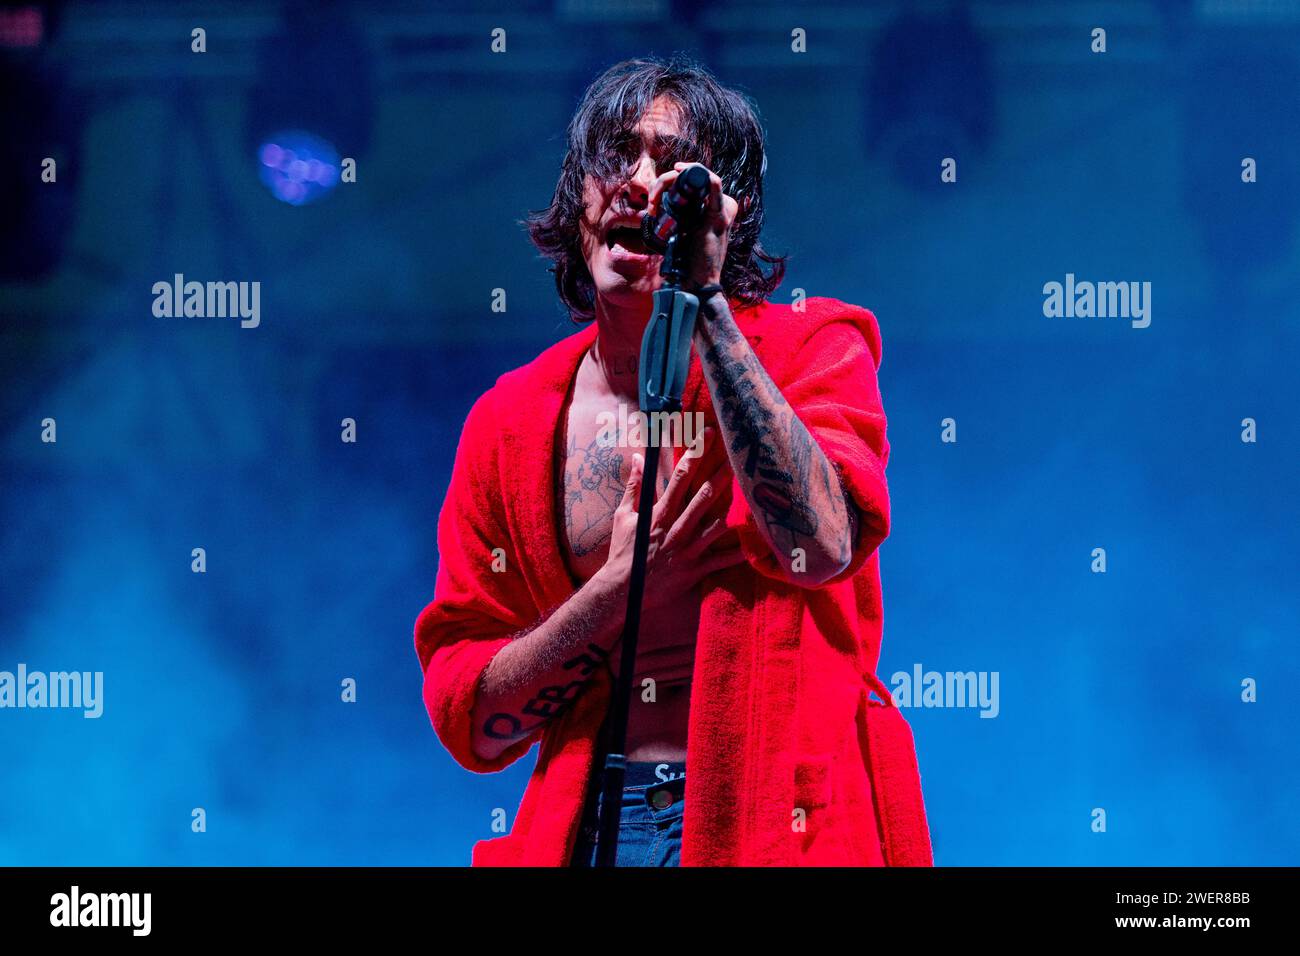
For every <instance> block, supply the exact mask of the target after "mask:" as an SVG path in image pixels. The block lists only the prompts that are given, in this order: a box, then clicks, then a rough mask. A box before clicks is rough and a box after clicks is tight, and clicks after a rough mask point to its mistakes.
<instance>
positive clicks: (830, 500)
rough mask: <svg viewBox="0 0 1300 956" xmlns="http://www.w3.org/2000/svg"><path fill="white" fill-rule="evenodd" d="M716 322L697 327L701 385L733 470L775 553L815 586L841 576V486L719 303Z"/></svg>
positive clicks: (847, 550)
mask: <svg viewBox="0 0 1300 956" xmlns="http://www.w3.org/2000/svg"><path fill="white" fill-rule="evenodd" d="M713 301H714V304H715V312H716V314H715V317H714V318H713V319H712V320H702V321H701V322H700V324H699V325H698V326H697V329H696V334H697V336H698V341H697V345H698V347H699V350H700V355H701V358H702V362H703V366H704V374H705V378H706V379H707V381H708V383H709V389H710V392H711V393H712V395H713V402H714V407H715V409H716V411H717V414H718V420H719V424H720V425H721V427H722V434H723V438H724V440H725V441H726V445H727V453H728V456H729V457H730V459H731V464H732V469H733V471H734V472H735V474H736V478H737V480H738V481H739V482H740V486H741V488H742V489H743V490H744V493H745V497H746V499H747V500H748V501H749V504H750V507H751V508H752V509H753V511H754V514H755V516H757V517H758V518H759V520H760V527H762V528H763V530H764V533H765V536H766V537H767V540H768V543H769V544H770V545H771V546H772V551H773V554H774V555H776V557H777V559H778V560H779V561H780V562H781V564H782V566H783V567H785V568H786V569H787V570H789V571H792V572H795V571H799V567H798V566H797V564H796V562H795V559H794V555H793V552H794V549H796V548H802V549H803V551H804V553H805V555H806V570H805V571H804V572H803V574H804V577H803V579H804V580H810V583H820V582H821V581H824V580H827V579H829V578H831V577H833V576H834V575H835V574H837V573H839V571H841V570H843V569H844V567H846V566H847V565H848V563H849V559H850V557H851V547H852V542H853V540H854V538H855V536H856V529H855V526H854V519H855V518H856V515H854V514H853V513H852V512H851V506H850V504H849V502H848V501H847V500H846V497H845V494H844V490H843V485H842V484H841V482H840V479H839V475H838V474H837V473H836V472H835V470H834V468H833V467H832V465H831V463H830V461H828V460H827V458H826V455H825V453H824V452H823V451H822V450H821V447H820V446H819V445H818V444H817V442H816V441H814V440H813V437H812V435H811V434H809V432H808V429H807V427H805V425H804V423H803V422H802V421H800V420H799V416H798V415H796V414H795V413H794V410H793V409H791V408H790V406H789V405H788V404H787V402H786V400H785V397H784V396H783V395H782V394H781V390H780V389H779V388H777V387H776V384H775V383H774V382H773V381H772V379H771V377H770V376H769V375H768V374H767V371H766V370H765V369H764V368H763V366H762V364H761V363H760V362H759V360H758V357H757V356H756V355H755V354H754V351H753V349H752V348H751V347H750V345H749V342H748V341H747V340H746V339H745V337H744V336H743V335H742V334H741V332H740V329H739V328H738V327H737V325H736V323H735V320H734V319H733V318H732V316H731V312H730V311H729V310H728V309H727V306H726V303H725V301H724V300H723V298H722V297H721V296H719V297H716V298H715V299H714V300H713Z"/></svg>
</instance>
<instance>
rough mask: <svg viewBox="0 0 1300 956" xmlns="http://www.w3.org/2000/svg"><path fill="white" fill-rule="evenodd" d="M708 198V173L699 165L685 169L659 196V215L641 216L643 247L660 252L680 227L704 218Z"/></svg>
mask: <svg viewBox="0 0 1300 956" xmlns="http://www.w3.org/2000/svg"><path fill="white" fill-rule="evenodd" d="M708 196H709V171H708V170H707V169H705V168H704V167H703V166H701V165H700V164H699V163H695V164H694V165H691V166H687V167H686V168H685V169H683V170H682V171H681V173H680V174H679V175H678V176H677V178H676V179H675V180H673V184H672V185H671V186H669V187H668V189H666V190H665V191H664V192H663V194H662V195H661V196H660V197H659V215H658V216H656V217H652V216H649V215H647V216H643V217H642V219H641V238H642V240H643V241H644V242H645V244H646V248H647V249H650V250H651V251H653V252H663V251H664V250H665V249H667V248H668V240H669V239H670V238H672V235H673V233H675V232H677V231H678V230H679V229H681V228H682V227H685V228H686V229H690V228H692V227H693V226H694V225H695V224H696V223H697V222H698V221H699V220H700V219H701V218H702V217H703V216H704V203H705V201H706V200H707V199H708Z"/></svg>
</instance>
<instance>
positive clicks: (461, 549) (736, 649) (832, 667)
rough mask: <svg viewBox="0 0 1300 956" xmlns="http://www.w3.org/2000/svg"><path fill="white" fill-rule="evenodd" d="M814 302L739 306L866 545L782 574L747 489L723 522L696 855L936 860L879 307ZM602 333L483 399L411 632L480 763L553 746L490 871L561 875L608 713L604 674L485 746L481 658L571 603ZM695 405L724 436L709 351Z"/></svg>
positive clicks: (703, 707) (707, 641) (695, 819)
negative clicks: (511, 736)
mask: <svg viewBox="0 0 1300 956" xmlns="http://www.w3.org/2000/svg"><path fill="white" fill-rule="evenodd" d="M804 305H805V309H804V310H803V311H796V310H795V309H793V308H792V307H790V306H784V305H774V304H771V303H765V304H763V305H761V306H758V307H754V308H745V309H738V310H736V312H735V316H736V321H737V323H738V324H739V327H740V329H741V331H742V332H743V333H744V334H745V336H746V338H747V339H748V340H749V342H750V344H751V346H752V347H753V349H754V351H755V353H756V354H757V355H758V357H759V359H760V361H761V362H762V363H763V366H764V367H765V368H766V369H767V371H768V374H769V375H771V377H772V379H773V381H774V382H775V383H776V384H777V386H778V387H779V388H780V389H781V392H782V394H783V395H784V396H785V398H786V400H787V401H788V402H789V403H790V405H791V407H792V408H793V409H794V411H795V413H796V414H798V416H799V418H800V419H801V420H802V421H803V423H804V424H805V425H806V426H807V427H808V429H809V431H810V432H811V433H812V435H813V437H814V439H815V440H816V441H817V442H818V443H819V445H820V446H821V448H822V449H823V450H824V451H825V453H826V455H827V456H828V457H829V459H830V460H831V462H832V463H833V464H834V465H835V466H836V468H837V470H838V472H839V475H840V478H841V481H842V482H843V484H844V485H845V487H846V488H847V490H848V491H849V493H850V494H852V496H853V499H854V501H855V502H856V504H857V506H858V509H859V511H860V513H861V515H862V522H861V527H860V531H859V536H858V542H857V546H856V548H855V549H854V552H853V556H852V560H851V563H850V564H849V567H848V568H847V569H845V571H844V572H843V573H841V574H840V575H838V576H837V577H835V578H834V579H832V580H831V581H829V582H827V583H825V584H823V585H820V586H818V587H813V588H809V587H801V586H797V585H793V584H789V583H787V582H786V581H785V580H784V579H783V578H782V576H781V572H780V570H779V566H778V564H777V562H776V559H775V557H773V555H772V554H771V553H770V549H769V546H768V544H767V542H766V541H765V540H764V539H763V537H762V535H761V533H760V531H759V529H758V525H757V523H756V521H755V519H754V517H753V515H752V514H751V513H750V510H749V506H748V503H747V502H746V501H745V498H744V495H743V494H742V492H741V490H740V486H739V485H738V484H737V483H735V482H734V481H733V483H732V500H731V505H730V509H729V511H728V513H727V522H728V524H729V525H731V526H732V527H734V528H736V529H737V531H738V533H739V537H740V543H741V547H742V549H743V552H744V554H745V556H746V558H747V559H748V563H747V564H741V565H739V566H737V567H735V568H731V569H728V570H726V571H723V572H719V573H718V574H716V575H714V576H712V577H711V578H710V579H709V582H708V585H707V587H705V589H704V591H703V595H702V597H703V605H702V608H701V611H700V626H699V632H698V637H697V644H696V654H695V665H694V667H695V670H694V679H693V683H692V687H691V704H690V717H689V724H688V729H687V752H688V768H689V773H688V775H687V777H688V780H689V784H688V790H687V799H686V811H685V816H684V819H683V836H682V849H681V862H682V865H683V866H714V865H743V866H784V865H805V866H806V865H851V866H870V865H882V864H885V865H894V866H908V865H911V866H926V865H931V864H932V862H933V861H932V858H931V850H930V837H929V830H928V828H927V825H926V818H925V807H924V803H923V802H922V797H921V784H920V776H919V773H918V771H917V765H916V751H915V747H914V744H913V741H912V733H911V729H910V728H909V727H908V725H907V723H906V721H905V720H904V719H903V717H902V715H901V713H900V712H899V710H898V709H897V707H895V706H894V704H893V701H892V699H891V697H890V694H889V691H888V689H887V688H886V687H885V686H884V685H883V684H882V683H881V682H880V680H879V678H877V677H876V674H875V669H876V663H877V660H878V657H879V652H880V634H881V601H880V567H879V559H878V556H877V548H878V546H879V545H880V543H881V542H882V541H883V540H884V539H885V537H886V535H887V534H888V533H889V494H888V490H887V488H886V484H885V463H886V462H887V461H888V458H889V445H888V442H887V441H886V439H885V414H884V411H883V409H882V407H881V402H880V392H879V389H878V387H877V384H876V370H877V369H878V368H879V366H880V331H879V329H878V328H877V325H876V320H875V317H874V316H873V315H872V314H871V313H870V312H868V311H867V310H866V309H862V308H859V307H857V306H852V305H847V304H845V303H843V302H839V301H837V300H834V299H816V298H814V299H808V300H806V302H805V303H804ZM595 334H596V330H595V325H594V323H593V324H592V325H589V326H587V327H586V328H584V329H583V330H582V331H580V332H578V333H576V334H574V335H571V336H569V337H568V338H566V339H564V340H562V341H560V342H558V343H557V344H555V345H553V346H552V347H550V348H549V349H547V350H546V351H544V352H543V353H542V354H541V355H540V356H538V357H537V358H536V359H534V360H533V361H532V362H530V363H529V364H527V365H525V366H523V367H522V368H519V369H516V370H514V371H512V372H508V373H507V374H505V375H503V376H501V378H500V379H498V381H497V383H496V385H495V386H493V387H492V388H491V389H489V390H488V391H487V392H486V393H485V394H484V395H483V396H482V397H481V398H479V400H478V401H477V402H476V403H475V404H474V406H473V408H472V409H471V410H470V413H469V417H468V419H467V420H466V422H465V428H464V431H463V433H462V435H461V439H460V445H459V447H458V448H457V450H456V461H455V465H454V467H453V469H452V477H451V485H450V487H449V489H448V492H447V499H446V502H445V504H444V506H443V510H442V514H441V516H440V518H439V521H438V553H439V557H440V560H439V567H438V575H437V581H436V584H435V588H434V599H433V601H432V603H430V604H429V605H428V606H427V607H426V608H425V609H424V610H423V612H421V614H420V616H419V619H418V620H417V621H416V625H415V646H416V652H417V654H418V655H419V659H420V665H421V667H422V668H423V671H424V701H425V705H426V707H427V708H428V711H429V717H430V720H431V721H432V723H433V727H434V730H435V731H436V732H437V734H438V737H439V738H440V739H441V741H442V743H443V745H444V746H445V747H446V748H447V749H448V750H449V751H450V752H451V754H452V756H453V757H455V759H456V760H457V761H458V762H459V763H460V764H462V765H463V766H465V767H466V768H468V769H470V770H473V771H476V772H479V773H488V772H492V771H497V770H500V769H502V768H504V767H506V766H508V765H509V764H511V763H513V762H514V761H516V760H518V759H519V758H520V757H522V756H523V755H524V754H525V753H526V752H527V751H528V750H529V749H530V748H531V747H532V745H533V744H534V743H536V742H537V741H538V740H539V739H540V741H541V751H540V754H539V756H538V759H537V765H536V768H535V769H534V770H533V773H532V777H531V779H530V780H529V783H528V787H527V789H526V791H525V792H524V796H523V801H522V803H521V804H520V806H519V811H518V813H517V814H516V815H515V820H514V826H513V828H512V829H511V832H510V833H509V834H507V835H505V836H500V837H497V838H495V839H491V840H483V841H480V842H479V843H477V844H476V845H475V847H474V853H473V862H474V865H475V866H485V865H487V866H491V865H523V866H534V865H536V866H560V865H566V864H567V863H568V861H569V856H570V854H571V853H572V851H573V848H574V844H575V840H576V837H577V832H578V826H579V816H580V813H581V809H582V803H583V800H584V797H585V785H586V782H587V780H588V776H589V774H590V773H591V771H592V767H593V762H594V760H593V751H594V749H595V742H596V735H597V732H598V730H599V728H600V725H601V722H602V720H603V718H604V715H605V712H606V709H607V706H608V702H609V696H610V686H611V682H610V680H609V677H608V675H606V674H605V673H604V672H603V671H599V670H598V671H597V673H596V675H595V676H594V677H593V678H592V681H591V683H590V684H589V685H588V686H587V688H586V689H585V691H584V692H583V693H582V695H581V696H579V697H578V698H577V700H576V701H575V702H574V703H573V705H572V706H571V707H570V708H569V709H568V710H567V711H565V712H563V713H561V714H560V715H558V716H556V717H554V718H553V719H552V720H551V721H549V722H548V723H547V724H546V725H545V727H544V728H543V729H541V730H539V731H536V732H534V733H533V734H532V735H531V736H529V737H528V738H526V739H524V740H521V741H518V742H517V743H515V744H513V745H512V746H511V747H510V748H509V749H508V750H506V751H505V752H504V753H502V754H501V755H500V756H499V757H497V758H496V759H495V760H482V759H480V758H479V757H477V756H476V755H475V754H474V752H473V749H472V748H471V745H470V739H471V736H470V735H471V719H470V715H471V712H472V710H473V704H474V697H475V694H476V693H477V687H478V680H479V676H480V675H481V674H482V672H483V669H484V667H486V666H487V663H488V661H490V660H491V659H492V657H493V655H494V654H496V652H497V651H498V650H500V649H501V648H502V647H503V646H505V645H506V644H507V643H509V641H510V640H511V637H512V635H514V634H517V633H519V632H520V631H523V630H525V629H527V628H529V627H531V626H533V625H534V624H536V622H537V621H538V620H539V618H541V617H542V616H543V615H544V614H546V613H547V612H549V611H550V610H551V609H553V608H555V607H556V606H558V605H559V604H561V603H563V602H564V601H565V600H566V599H567V598H568V597H569V595H570V594H572V593H573V591H574V587H573V582H572V579H571V578H570V575H569V572H568V570H567V568H566V565H565V561H564V557H563V554H562V551H561V541H560V539H559V537H558V535H559V534H560V533H561V527H560V523H559V520H558V515H559V514H560V513H561V511H560V508H559V507H558V506H557V501H556V476H555V461H556V458H555V453H554V451H555V443H556V441H557V436H558V435H560V434H562V431H563V427H564V419H565V417H566V415H565V413H566V411H567V404H568V393H569V390H570V386H571V384H572V382H573V380H574V376H575V374H576V372H577V368H578V365H579V363H580V361H581V360H582V357H583V355H584V354H585V353H586V351H587V349H588V347H589V346H590V345H591V343H592V341H593V340H594V338H595ZM683 404H684V409H685V411H687V412H694V411H697V410H698V411H702V412H704V413H705V416H706V418H705V420H706V422H708V423H709V424H713V425H716V423H717V419H716V416H715V415H714V412H713V408H712V402H711V399H710V396H709V390H708V386H707V384H706V383H705V381H704V378H703V374H702V371H701V369H700V362H699V357H698V356H696V355H694V354H693V355H692V358H691V369H690V374H689V377H688V379H687V384H686V389H685V392H684V395H683ZM677 456H680V450H678V452H677ZM497 549H499V550H497ZM494 559H496V564H497V567H500V566H501V565H500V561H501V560H504V567H505V570H504V571H494V570H493V565H494ZM646 626H651V625H650V624H649V623H648V624H647V625H646ZM873 691H875V694H876V697H878V698H879V699H876V697H873V696H872V692H873Z"/></svg>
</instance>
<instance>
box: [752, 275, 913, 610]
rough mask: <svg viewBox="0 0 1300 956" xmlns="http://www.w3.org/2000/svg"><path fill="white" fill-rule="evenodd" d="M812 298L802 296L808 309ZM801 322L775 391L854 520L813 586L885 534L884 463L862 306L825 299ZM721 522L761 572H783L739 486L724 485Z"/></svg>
mask: <svg viewBox="0 0 1300 956" xmlns="http://www.w3.org/2000/svg"><path fill="white" fill-rule="evenodd" d="M814 301H816V300H810V301H809V305H810V306H812V304H813V302H814ZM820 307H821V308H825V313H824V314H823V315H821V316H820V317H819V318H818V319H816V320H811V321H809V322H808V323H807V324H806V325H805V326H804V329H805V330H806V333H801V334H802V341H801V342H797V343H794V348H793V349H792V357H791V358H790V359H789V361H788V362H785V363H783V364H782V365H781V367H780V371H779V372H777V373H774V371H773V370H772V369H769V374H771V375H772V377H773V380H774V381H775V382H776V385H777V387H778V388H780V389H781V394H782V395H784V396H785V400H786V401H787V402H788V403H789V405H790V407H791V409H793V411H794V413H795V414H796V415H798V416H799V420H800V421H802V422H803V423H804V425H805V426H806V427H807V428H808V431H809V433H811V435H812V436H813V440H814V441H816V442H817V444H818V445H819V446H820V447H821V449H822V451H823V452H824V453H825V454H826V457H827V458H828V459H829V460H830V462H831V464H832V465H833V466H834V467H835V470H836V472H837V473H838V475H839V478H840V483H841V485H842V486H843V487H844V489H845V491H847V492H848V494H849V495H851V496H852V498H853V501H854V502H855V503H856V504H857V506H858V512H859V515H860V517H861V521H860V522H859V527H858V537H857V541H856V542H855V544H854V547H853V551H852V555H851V557H850V560H849V564H848V566H847V567H846V568H845V569H844V570H843V571H841V572H840V573H839V574H837V575H836V576H835V577H833V578H831V579H830V580H829V581H826V582H824V583H823V584H821V585H819V587H825V586H827V585H828V584H834V583H837V582H839V581H844V580H846V579H848V578H850V577H852V576H853V575H854V574H856V573H857V572H858V570H859V569H860V568H861V567H862V565H863V564H864V563H865V562H866V561H867V559H868V558H869V557H870V556H871V555H872V553H874V552H875V550H876V549H877V548H878V547H879V546H880V544H881V542H883V541H884V540H885V538H886V537H887V536H888V535H889V489H888V487H887V485H886V483H885V465H886V463H887V462H888V461H889V442H888V441H887V440H886V438H885V410H884V407H883V406H882V403H881V399H880V388H879V386H878V384H877V382H876V370H877V369H878V368H879V367H880V356H881V344H880V330H879V328H878V326H877V325H876V318H875V316H874V315H872V314H871V313H870V312H869V311H868V310H866V309H863V308H860V307H858V306H854V305H848V304H846V303H842V302H835V301H833V300H832V302H831V303H830V304H829V305H828V306H820ZM732 492H733V494H732V503H731V510H730V513H729V514H728V524H731V525H732V526H734V527H736V528H737V530H738V531H739V534H740V544H741V548H742V550H743V552H744V553H745V556H746V557H747V558H748V559H749V563H750V564H751V565H752V566H753V567H754V568H755V569H756V570H758V571H759V572H761V573H762V574H764V575H766V576H767V577H771V578H775V579H777V580H781V581H786V580H787V577H786V575H785V572H784V570H783V569H782V567H781V565H780V564H779V563H778V562H777V559H776V557H775V556H774V555H773V554H772V551H771V547H770V546H769V545H768V543H767V540H766V539H765V538H764V537H763V535H762V532H761V531H759V528H758V522H757V521H756V520H755V518H754V516H753V514H752V513H751V511H750V509H749V504H748V502H747V501H746V500H745V497H744V493H743V492H742V491H741V489H740V486H739V483H737V484H736V485H735V486H734V487H733V489H732Z"/></svg>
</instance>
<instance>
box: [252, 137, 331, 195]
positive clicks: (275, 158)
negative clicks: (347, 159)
mask: <svg viewBox="0 0 1300 956" xmlns="http://www.w3.org/2000/svg"><path fill="white" fill-rule="evenodd" d="M257 155H258V160H259V164H258V172H259V174H260V176H261V179H262V182H263V184H265V186H266V188H267V189H269V190H270V191H271V195H272V196H274V197H275V198H276V199H278V200H280V201H281V202H287V203H289V204H290V205H291V206H305V205H307V204H308V203H313V202H316V201H317V200H318V199H320V198H322V197H323V196H325V195H326V194H327V193H329V192H330V191H331V190H333V189H334V187H335V186H337V185H338V182H339V154H338V150H336V149H335V148H334V147H333V146H331V145H330V144H329V143H327V142H326V141H325V140H323V139H321V138H320V137H319V136H313V135H312V134H311V133H307V132H304V131H302V130H284V131H282V132H279V133H275V134H273V135H271V136H270V137H268V138H267V141H266V142H265V143H263V144H262V146H261V148H260V149H258V152H257Z"/></svg>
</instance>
